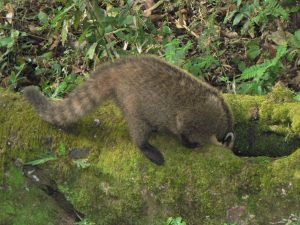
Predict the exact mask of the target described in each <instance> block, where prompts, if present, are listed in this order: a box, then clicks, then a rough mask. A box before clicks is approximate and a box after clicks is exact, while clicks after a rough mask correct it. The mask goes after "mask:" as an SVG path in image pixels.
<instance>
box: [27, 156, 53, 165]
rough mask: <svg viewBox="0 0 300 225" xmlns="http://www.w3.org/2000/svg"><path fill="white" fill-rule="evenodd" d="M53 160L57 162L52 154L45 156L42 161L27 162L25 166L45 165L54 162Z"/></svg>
mask: <svg viewBox="0 0 300 225" xmlns="http://www.w3.org/2000/svg"><path fill="white" fill-rule="evenodd" d="M53 160H57V157H56V156H54V155H52V154H47V155H45V156H43V157H42V158H40V159H37V160H33V161H30V162H27V163H24V164H25V165H31V166H36V165H40V164H44V163H45V162H48V161H53Z"/></svg>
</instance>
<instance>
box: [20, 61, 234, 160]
mask: <svg viewBox="0 0 300 225" xmlns="http://www.w3.org/2000/svg"><path fill="white" fill-rule="evenodd" d="M24 95H25V96H26V97H27V99H28V100H29V101H30V102H31V103H32V104H33V105H34V107H35V108H36V110H37V111H38V113H39V114H40V116H41V117H42V118H43V119H44V120H46V121H48V122H50V123H52V124H56V125H60V126H63V125H67V124H70V123H73V122H75V121H76V120H78V119H79V118H80V117H81V116H83V115H84V114H86V113H88V112H90V111H91V110H92V109H94V108H95V107H97V106H99V105H100V104H101V103H102V102H103V101H104V100H105V99H107V98H109V97H113V98H114V99H115V100H116V101H117V103H118V104H119V105H120V107H121V108H122V110H123V111H124V115H125V117H126V119H127V121H128V125H129V129H130V133H131V136H132V139H133V141H134V142H135V143H136V144H137V145H138V146H139V147H140V149H141V150H142V151H143V152H144V153H145V154H146V156H147V157H148V158H150V159H151V160H152V161H154V162H155V163H157V164H161V163H162V162H161V161H160V162H158V161H159V160H158V161H157V160H156V159H155V158H161V157H162V156H160V155H159V153H157V152H156V150H155V149H154V150H153V148H154V147H153V146H151V145H150V144H148V142H147V140H148V138H149V135H150V133H151V131H153V130H160V129H166V130H169V131H171V132H172V133H174V134H175V135H177V136H178V137H179V138H180V139H181V141H182V142H183V143H185V144H186V145H188V146H196V145H199V144H204V143H207V142H211V141H213V142H215V143H218V142H227V141H228V134H233V133H232V132H233V118H232V113H231V110H230V108H229V106H228V105H227V104H226V103H225V102H224V99H223V97H222V96H221V95H220V94H219V93H218V91H217V90H216V89H215V88H213V87H211V86H209V85H208V84H206V83H204V82H201V81H199V80H198V79H196V78H194V77H192V76H191V75H189V74H188V73H186V72H184V71H182V70H181V69H179V68H177V67H175V66H172V65H170V64H169V63H167V62H165V61H162V60H160V59H158V58H157V57H153V56H138V57H127V58H123V59H120V60H118V61H116V62H114V63H111V64H106V65H102V66H99V67H98V68H97V69H96V70H95V71H94V72H93V74H92V76H91V77H90V78H89V79H88V80H87V81H85V82H84V83H83V84H82V85H80V86H79V87H77V88H76V89H75V90H74V91H73V92H72V93H71V94H70V95H69V97H67V98H66V99H64V100H63V101H59V102H52V101H48V99H47V98H45V97H44V96H43V95H41V94H40V92H38V91H37V89H35V88H33V87H28V88H26V89H25V90H24ZM212 137H215V138H214V140H212ZM232 140H233V136H230V141H229V142H231V141H232ZM147 146H148V147H147ZM149 146H150V147H149ZM153 152H154V153H155V154H156V155H155V154H154V156H153V154H152V153H153ZM157 154H158V155H157ZM162 159H163V158H162Z"/></svg>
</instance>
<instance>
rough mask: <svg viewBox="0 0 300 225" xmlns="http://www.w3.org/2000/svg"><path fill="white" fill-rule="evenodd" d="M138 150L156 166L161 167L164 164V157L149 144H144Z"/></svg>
mask: <svg viewBox="0 0 300 225" xmlns="http://www.w3.org/2000/svg"><path fill="white" fill-rule="evenodd" d="M140 149H141V151H142V152H143V153H144V155H145V156H146V157H147V158H148V159H150V160H151V161H152V162H154V163H155V164H156V165H159V166H161V165H163V164H164V162H165V159H164V156H163V155H162V154H161V152H160V151H158V150H157V149H156V148H155V147H154V146H152V145H150V144H149V143H145V144H143V145H141V146H140Z"/></svg>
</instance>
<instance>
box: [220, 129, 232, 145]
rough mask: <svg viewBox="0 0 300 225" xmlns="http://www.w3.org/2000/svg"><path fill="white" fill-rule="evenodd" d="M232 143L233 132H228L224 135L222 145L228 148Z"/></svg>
mask: <svg viewBox="0 0 300 225" xmlns="http://www.w3.org/2000/svg"><path fill="white" fill-rule="evenodd" d="M233 141H234V134H233V132H229V133H227V134H226V136H225V138H224V139H223V140H222V144H223V145H226V146H229V145H230V144H231V143H233Z"/></svg>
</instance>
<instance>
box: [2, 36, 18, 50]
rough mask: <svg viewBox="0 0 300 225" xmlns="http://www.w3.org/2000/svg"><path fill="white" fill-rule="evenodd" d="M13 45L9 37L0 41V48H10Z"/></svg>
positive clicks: (12, 40) (13, 41)
mask: <svg viewBox="0 0 300 225" xmlns="http://www.w3.org/2000/svg"><path fill="white" fill-rule="evenodd" d="M14 43H15V40H14V39H13V38H11V37H4V38H1V39H0V47H7V48H11V47H12V46H13V45H14Z"/></svg>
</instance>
